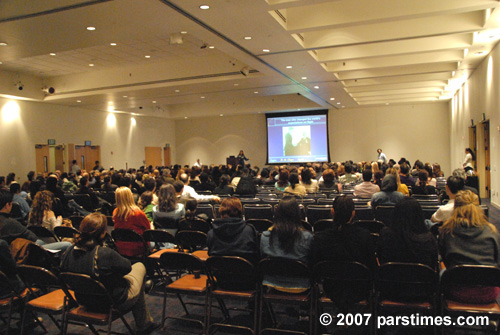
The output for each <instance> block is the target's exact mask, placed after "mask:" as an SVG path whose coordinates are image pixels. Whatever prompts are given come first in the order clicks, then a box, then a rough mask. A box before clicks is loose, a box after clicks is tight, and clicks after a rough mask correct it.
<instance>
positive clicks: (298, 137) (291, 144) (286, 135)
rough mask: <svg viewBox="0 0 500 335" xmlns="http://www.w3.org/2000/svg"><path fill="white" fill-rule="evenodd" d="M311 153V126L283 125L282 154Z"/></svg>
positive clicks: (298, 154) (301, 154) (299, 154)
mask: <svg viewBox="0 0 500 335" xmlns="http://www.w3.org/2000/svg"><path fill="white" fill-rule="evenodd" d="M310 154H311V127H310V126H298V127H283V155H284V156H305V155H310Z"/></svg>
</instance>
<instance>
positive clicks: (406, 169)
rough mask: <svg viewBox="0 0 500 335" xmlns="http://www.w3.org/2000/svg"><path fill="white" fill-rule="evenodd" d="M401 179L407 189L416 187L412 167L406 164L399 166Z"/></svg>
mask: <svg viewBox="0 0 500 335" xmlns="http://www.w3.org/2000/svg"><path fill="white" fill-rule="evenodd" d="M399 179H400V180H401V183H403V184H405V185H406V186H407V187H411V188H413V187H414V186H415V180H414V179H413V178H412V177H411V176H410V166H409V165H408V164H407V163H406V162H404V163H402V164H400V165H399Z"/></svg>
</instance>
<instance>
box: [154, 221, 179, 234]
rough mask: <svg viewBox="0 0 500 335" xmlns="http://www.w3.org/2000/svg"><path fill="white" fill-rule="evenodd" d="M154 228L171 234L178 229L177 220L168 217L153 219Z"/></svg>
mask: <svg viewBox="0 0 500 335" xmlns="http://www.w3.org/2000/svg"><path fill="white" fill-rule="evenodd" d="M153 223H154V226H155V228H156V229H169V231H170V232H171V233H173V234H175V233H176V232H177V229H179V220H178V219H174V218H169V217H155V219H154V222H153Z"/></svg>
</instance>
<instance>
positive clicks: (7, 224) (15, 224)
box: [0, 190, 71, 251]
mask: <svg viewBox="0 0 500 335" xmlns="http://www.w3.org/2000/svg"><path fill="white" fill-rule="evenodd" d="M12 198H13V197H12V193H10V192H9V191H6V190H0V239H2V240H5V241H6V242H7V243H8V244H10V243H12V241H14V240H15V239H16V238H24V239H26V240H29V241H31V242H35V243H36V244H38V245H41V246H43V247H44V248H46V249H50V250H59V251H65V250H66V249H68V248H69V247H70V246H71V243H69V242H54V243H46V242H45V241H43V240H41V239H39V238H38V237H37V236H36V235H35V234H34V233H33V232H32V231H30V230H29V229H27V228H26V227H25V226H23V225H22V224H21V223H19V221H17V220H15V219H12V218H11V217H10V211H11V210H12Z"/></svg>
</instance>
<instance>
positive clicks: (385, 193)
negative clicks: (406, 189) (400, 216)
mask: <svg viewBox="0 0 500 335" xmlns="http://www.w3.org/2000/svg"><path fill="white" fill-rule="evenodd" d="M397 190H398V182H397V180H396V177H394V176H393V175H392V174H389V175H387V176H385V177H384V179H383V180H382V187H381V188H380V192H377V193H375V194H373V195H372V198H371V201H370V205H371V207H372V208H377V206H380V205H389V206H390V205H392V206H394V205H395V204H396V203H397V202H398V201H399V200H401V199H403V198H404V195H403V193H401V192H398V191H397Z"/></svg>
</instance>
